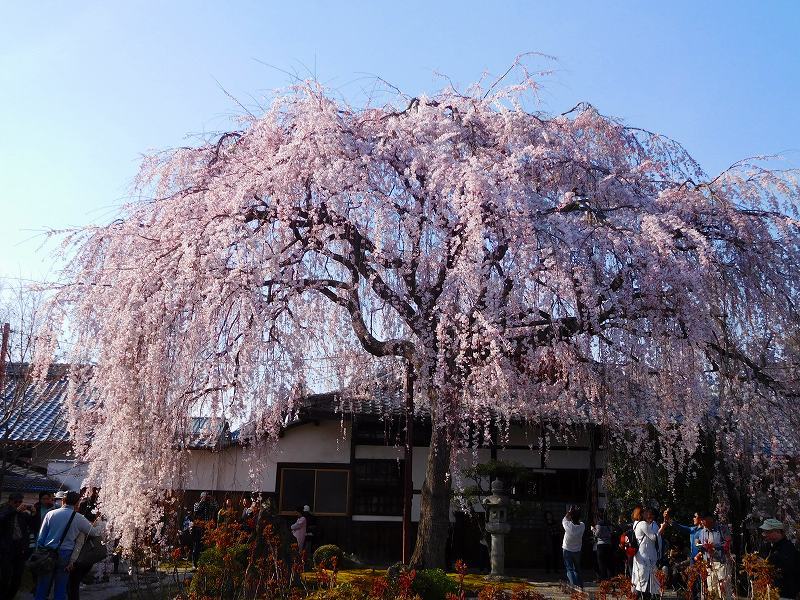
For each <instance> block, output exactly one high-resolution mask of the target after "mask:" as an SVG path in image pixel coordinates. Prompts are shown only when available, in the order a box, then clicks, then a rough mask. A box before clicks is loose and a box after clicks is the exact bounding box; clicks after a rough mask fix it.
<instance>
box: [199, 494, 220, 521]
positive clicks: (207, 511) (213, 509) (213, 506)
mask: <svg viewBox="0 0 800 600" xmlns="http://www.w3.org/2000/svg"><path fill="white" fill-rule="evenodd" d="M218 512H219V506H218V505H217V503H216V502H214V500H213V499H210V498H207V499H206V500H201V501H200V502H196V503H195V505H194V518H195V519H200V520H201V521H215V520H216V518H217V513H218Z"/></svg>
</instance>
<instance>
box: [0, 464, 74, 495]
mask: <svg viewBox="0 0 800 600" xmlns="http://www.w3.org/2000/svg"><path fill="white" fill-rule="evenodd" d="M62 487H63V486H62V485H61V483H59V482H58V481H56V480H54V479H50V478H49V477H47V476H46V475H42V474H41V473H38V472H37V471H34V470H33V469H27V468H25V467H21V466H19V465H6V469H5V473H4V474H3V493H6V492H23V493H24V492H29V493H33V492H55V491H57V490H60V489H61V488H62Z"/></svg>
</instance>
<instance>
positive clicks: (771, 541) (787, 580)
mask: <svg viewBox="0 0 800 600" xmlns="http://www.w3.org/2000/svg"><path fill="white" fill-rule="evenodd" d="M759 529H760V530H761V537H762V538H763V539H764V542H765V549H764V550H765V551H764V554H763V556H764V558H766V559H767V561H768V562H769V563H770V564H771V565H773V566H774V567H775V571H776V573H775V582H774V583H775V587H776V588H778V590H779V591H780V596H781V598H791V599H794V598H796V597H797V594H798V593H800V553H798V552H797V548H795V547H794V544H792V542H790V541H789V540H788V539H787V538H786V533H785V528H784V526H783V523H781V522H780V521H779V520H778V519H764V522H763V523H762V524H761V525H760V526H759Z"/></svg>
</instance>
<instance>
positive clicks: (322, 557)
mask: <svg viewBox="0 0 800 600" xmlns="http://www.w3.org/2000/svg"><path fill="white" fill-rule="evenodd" d="M343 555H344V553H343V552H342V549H341V548H339V546H336V545H335V544H325V545H324V546H320V547H319V548H317V549H316V550H314V556H313V560H314V566H318V565H321V566H323V567H325V568H329V569H330V568H332V567H333V562H332V559H333V558H334V557H335V558H336V565H337V567H338V568H342V557H343Z"/></svg>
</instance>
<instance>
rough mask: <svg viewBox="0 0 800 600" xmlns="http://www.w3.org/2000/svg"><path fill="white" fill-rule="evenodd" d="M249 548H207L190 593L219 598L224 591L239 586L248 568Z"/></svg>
mask: <svg viewBox="0 0 800 600" xmlns="http://www.w3.org/2000/svg"><path fill="white" fill-rule="evenodd" d="M247 555H248V547H247V545H246V544H236V545H234V546H231V547H229V548H226V549H224V550H223V549H220V548H219V547H218V546H212V547H210V548H206V549H205V550H203V552H202V553H201V554H200V558H199V559H198V561H197V572H196V573H195V574H194V576H193V577H192V582H191V584H190V586H189V591H190V592H191V593H193V594H196V595H197V596H198V597H202V596H204V595H214V596H218V595H219V594H220V593H221V592H222V591H223V590H228V589H230V588H232V587H233V586H235V585H237V584H238V583H239V582H240V581H241V579H242V577H243V576H244V570H245V568H246V566H247Z"/></svg>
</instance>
